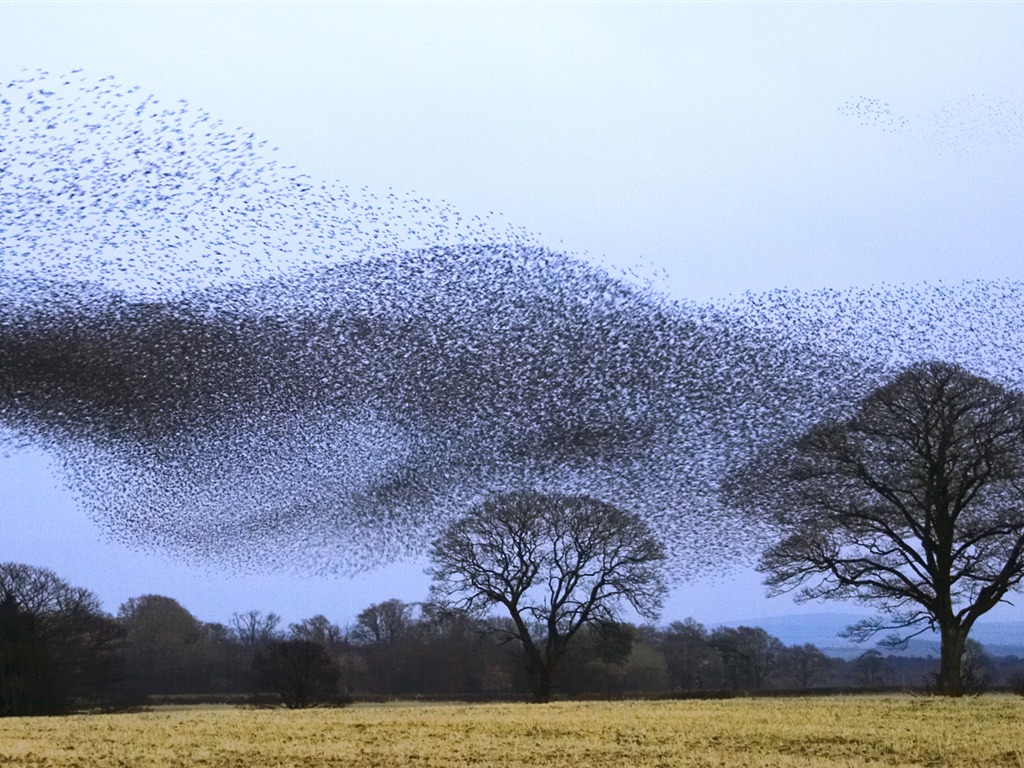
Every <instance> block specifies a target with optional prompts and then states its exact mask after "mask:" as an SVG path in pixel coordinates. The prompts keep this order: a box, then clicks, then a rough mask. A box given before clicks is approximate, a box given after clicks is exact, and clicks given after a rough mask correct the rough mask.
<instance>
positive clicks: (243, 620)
mask: <svg viewBox="0 0 1024 768" xmlns="http://www.w3.org/2000/svg"><path fill="white" fill-rule="evenodd" d="M280 623H281V617H280V616H278V615H277V614H276V613H263V612H262V611H257V610H251V611H246V612H245V613H234V614H232V615H231V629H232V630H233V632H234V634H235V637H237V638H238V642H240V643H241V644H242V645H243V646H245V647H246V648H257V647H260V646H264V645H266V644H267V643H269V642H271V641H272V640H277V639H278V629H277V627H278V625H279V624H280Z"/></svg>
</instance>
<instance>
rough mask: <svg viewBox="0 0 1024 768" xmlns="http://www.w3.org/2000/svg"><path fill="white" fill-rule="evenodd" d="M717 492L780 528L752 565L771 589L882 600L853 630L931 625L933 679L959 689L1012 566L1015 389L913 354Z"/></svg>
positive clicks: (1019, 571) (1018, 469)
mask: <svg viewBox="0 0 1024 768" xmlns="http://www.w3.org/2000/svg"><path fill="white" fill-rule="evenodd" d="M726 496H727V497H731V499H732V501H733V502H734V503H738V504H740V505H742V506H745V507H747V508H748V509H750V510H756V511H757V512H759V513H763V514H765V515H767V516H768V518H769V519H770V520H771V522H772V523H773V524H775V525H777V526H778V529H779V530H780V531H781V536H780V537H779V538H778V539H777V540H776V542H775V543H774V544H773V545H772V546H770V547H769V548H768V549H767V550H766V551H765V552H764V554H763V556H762V559H761V563H760V568H761V570H762V571H763V572H764V573H766V574H767V579H766V584H767V585H768V587H769V589H770V591H772V592H775V593H780V592H786V591H790V590H794V589H799V592H798V598H797V599H803V600H807V599H815V598H822V599H831V598H852V599H855V600H859V601H862V602H865V603H869V604H874V605H876V606H878V607H879V608H880V615H879V616H878V617H877V618H874V619H871V620H867V621H864V622H861V623H859V624H857V625H854V626H853V627H851V628H849V630H848V633H849V634H850V636H851V637H853V638H854V639H856V640H865V639H867V638H868V637H870V636H871V635H873V634H874V633H876V632H879V631H882V630H892V631H893V633H894V634H893V635H891V636H890V641H891V642H894V643H897V642H906V641H907V640H909V639H910V637H913V636H915V635H917V634H920V633H921V632H925V631H928V630H929V629H934V630H937V631H938V632H939V634H940V636H941V663H940V672H939V678H938V690H939V692H941V693H944V694H948V695H960V694H962V693H963V692H964V690H965V680H964V667H963V656H964V653H965V648H966V645H965V644H966V642H967V638H968V633H969V632H970V630H971V628H972V627H973V626H974V623H975V622H976V621H977V619H978V617H980V616H981V615H983V614H984V613H985V612H986V611H988V610H990V609H991V608H993V607H994V606H995V605H997V604H998V603H999V602H1000V601H1001V600H1003V598H1004V597H1005V595H1006V594H1007V593H1008V592H1009V591H1011V590H1014V589H1017V588H1018V587H1019V583H1020V580H1021V578H1022V576H1024V395H1022V394H1020V393H1018V392H1014V391H1010V390H1007V389H1005V388H1003V387H1002V386H999V385H997V384H995V383H993V382H991V381H988V380H986V379H983V378H979V377H978V376H975V375H972V374H971V373H969V372H967V371H966V370H964V369H963V368H960V367H958V366H956V365H951V364H947V363H942V362H927V363H919V364H916V365H913V366H911V367H909V368H907V369H905V370H904V371H903V372H902V373H900V374H899V375H898V376H897V377H896V378H894V379H893V380H892V381H891V382H889V383H888V384H885V385H883V386H881V387H879V388H878V389H876V390H875V391H873V392H872V393H871V394H869V395H868V396H867V397H866V398H865V399H864V400H863V401H861V403H860V404H859V406H858V407H857V409H856V412H855V413H854V414H853V416H852V417H850V418H848V419H846V420H845V421H829V422H825V423H822V424H819V425H818V426H816V427H814V428H813V429H811V430H810V431H808V432H807V433H806V434H804V435H803V436H802V437H799V438H798V439H796V440H794V441H793V442H791V443H789V444H787V445H784V446H783V447H782V448H780V449H778V450H776V451H774V452H772V453H771V454H770V455H767V456H766V457H764V458H763V459H761V460H759V461H756V462H754V463H753V464H751V465H750V466H748V467H746V468H745V469H744V470H743V471H742V472H740V473H739V474H738V475H737V476H736V478H734V479H733V480H732V481H731V482H730V483H728V484H727V485H726Z"/></svg>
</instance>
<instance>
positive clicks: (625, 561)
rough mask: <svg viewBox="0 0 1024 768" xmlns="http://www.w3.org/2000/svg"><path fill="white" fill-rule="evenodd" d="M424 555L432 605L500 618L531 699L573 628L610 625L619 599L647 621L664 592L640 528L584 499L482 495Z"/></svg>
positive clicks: (654, 552) (651, 547) (544, 688)
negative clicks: (517, 646)
mask: <svg viewBox="0 0 1024 768" xmlns="http://www.w3.org/2000/svg"><path fill="white" fill-rule="evenodd" d="M430 559H431V561H432V563H433V565H432V568H431V569H429V571H428V573H429V574H430V575H431V576H432V577H433V579H434V584H433V587H432V594H433V596H434V597H435V599H438V600H442V601H451V602H452V603H454V604H455V605H457V606H458V607H461V608H465V609H467V610H486V609H488V608H491V607H495V606H501V607H503V608H504V609H505V610H506V611H507V612H508V615H509V617H510V618H511V620H512V621H511V624H496V625H495V627H494V631H495V632H497V633H500V634H504V635H505V636H506V637H507V638H508V639H509V640H516V641H518V642H519V643H521V644H522V648H523V652H524V655H525V660H526V667H527V671H528V672H529V674H530V679H531V685H532V688H533V693H534V697H535V699H536V700H537V701H538V702H546V701H549V700H550V699H551V686H552V673H553V671H554V669H555V666H556V665H557V663H558V661H559V659H561V658H562V656H564V654H565V652H566V649H567V647H568V645H569V642H570V640H572V638H573V637H574V636H575V635H576V633H577V632H579V630H580V628H581V627H584V626H587V625H600V624H602V623H609V622H614V621H615V620H616V609H617V608H618V606H619V605H620V604H621V603H623V602H625V603H629V604H630V605H632V607H633V608H634V609H635V610H636V611H637V612H638V613H639V614H640V615H642V616H645V617H654V616H656V615H657V612H658V609H659V608H660V606H661V601H662V598H663V595H664V592H665V583H664V577H663V573H662V566H663V561H664V559H665V553H664V549H663V547H662V545H661V543H660V542H659V541H658V540H657V539H656V538H655V536H654V534H653V532H652V531H651V529H650V527H649V526H648V525H647V523H645V522H644V521H643V520H642V519H641V518H640V517H638V516H636V515H633V514H630V513H627V512H624V511H622V510H620V509H618V508H616V507H614V506H612V505H611V504H607V503H604V502H602V501H598V500H596V499H593V498H590V497H587V496H561V495H545V494H541V493H537V492H534V491H519V492H512V493H500V494H495V495H492V496H490V497H489V498H488V499H486V500H485V501H484V502H483V503H482V504H479V505H477V506H475V507H473V508H472V509H470V511H469V512H468V513H467V514H466V515H464V516H463V517H461V518H458V519H457V520H455V521H454V522H452V523H451V524H450V525H448V526H447V528H445V529H444V531H443V532H442V533H441V535H440V536H439V537H438V538H437V539H435V540H434V542H433V545H432V547H431V550H430Z"/></svg>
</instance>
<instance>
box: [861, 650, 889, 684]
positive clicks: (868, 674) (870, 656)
mask: <svg viewBox="0 0 1024 768" xmlns="http://www.w3.org/2000/svg"><path fill="white" fill-rule="evenodd" d="M851 666H852V671H853V675H854V678H855V679H856V681H857V683H858V684H859V685H862V686H864V687H866V688H874V687H877V686H880V685H885V684H886V683H888V682H889V672H890V670H889V665H888V663H887V662H886V660H885V656H883V655H882V654H881V652H880V651H877V650H875V649H874V648H871V649H869V650H866V651H864V653H862V654H861V655H860V656H858V657H857V658H856V659H854V660H853V663H852V665H851Z"/></svg>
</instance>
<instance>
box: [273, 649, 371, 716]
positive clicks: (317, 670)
mask: <svg viewBox="0 0 1024 768" xmlns="http://www.w3.org/2000/svg"><path fill="white" fill-rule="evenodd" d="M253 665H254V667H255V669H256V672H257V674H258V675H259V679H260V682H261V683H262V684H264V685H266V686H269V687H270V688H271V689H273V690H274V691H275V692H276V693H277V694H279V695H280V696H281V701H283V702H284V705H285V706H286V707H288V708H289V709H303V708H306V707H313V706H317V705H333V706H344V705H346V704H351V703H352V699H351V697H349V696H348V695H347V694H345V693H343V692H342V691H341V670H340V669H339V668H338V665H337V664H336V663H335V661H334V659H333V658H331V654H330V652H328V650H327V649H326V648H324V646H323V645H321V644H320V643H317V642H313V641H312V640H301V639H298V638H291V639H288V640H274V641H272V642H271V643H270V644H269V645H267V646H266V647H264V648H263V649H261V650H260V651H259V652H258V653H257V654H256V657H255V659H254V661H253Z"/></svg>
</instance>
